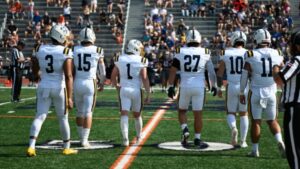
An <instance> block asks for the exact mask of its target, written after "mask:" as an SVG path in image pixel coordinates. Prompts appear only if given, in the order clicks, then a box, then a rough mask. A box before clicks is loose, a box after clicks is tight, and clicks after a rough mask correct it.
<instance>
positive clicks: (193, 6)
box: [189, 2, 198, 17]
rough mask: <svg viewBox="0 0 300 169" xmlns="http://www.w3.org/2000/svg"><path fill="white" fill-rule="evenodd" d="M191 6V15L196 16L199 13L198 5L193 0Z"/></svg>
mask: <svg viewBox="0 0 300 169" xmlns="http://www.w3.org/2000/svg"><path fill="white" fill-rule="evenodd" d="M189 7H190V9H189V10H190V15H191V16H192V17H195V16H196V15H197V11H198V5H197V4H195V3H194V2H191V4H190V6H189Z"/></svg>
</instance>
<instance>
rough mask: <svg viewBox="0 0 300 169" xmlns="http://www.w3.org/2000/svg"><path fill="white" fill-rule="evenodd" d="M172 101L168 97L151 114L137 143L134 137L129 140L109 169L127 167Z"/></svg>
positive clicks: (124, 168)
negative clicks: (128, 144)
mask: <svg viewBox="0 0 300 169" xmlns="http://www.w3.org/2000/svg"><path fill="white" fill-rule="evenodd" d="M172 102H173V101H172V100H171V99H168V101H166V102H165V103H164V105H163V106H160V107H159V109H157V110H156V111H155V113H154V115H153V116H152V118H151V119H150V120H149V121H148V123H147V124H146V126H145V127H144V128H143V130H142V135H143V137H142V138H141V141H140V142H139V143H136V138H134V139H133V140H132V141H131V144H130V146H128V147H127V148H126V149H125V150H124V151H123V152H122V154H121V155H120V156H119V157H118V159H117V160H116V161H115V162H114V163H113V164H112V165H111V167H110V169H126V168H129V166H130V165H131V163H132V162H133V160H134V159H135V157H136V156H137V154H138V153H139V151H140V150H141V149H142V146H143V145H144V143H145V142H146V141H147V139H148V138H149V137H150V135H151V133H152V132H153V131H154V129H155V128H156V127H157V125H158V123H159V122H160V121H161V119H162V117H163V115H164V114H165V112H166V111H167V109H168V108H169V107H170V104H171V103H172Z"/></svg>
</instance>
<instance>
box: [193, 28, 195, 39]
mask: <svg viewBox="0 0 300 169" xmlns="http://www.w3.org/2000/svg"><path fill="white" fill-rule="evenodd" d="M193 39H195V29H193Z"/></svg>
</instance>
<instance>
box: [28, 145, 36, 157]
mask: <svg viewBox="0 0 300 169" xmlns="http://www.w3.org/2000/svg"><path fill="white" fill-rule="evenodd" d="M26 155H27V157H34V156H36V152H35V149H33V148H31V147H29V148H28V149H27V152H26Z"/></svg>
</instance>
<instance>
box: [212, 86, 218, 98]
mask: <svg viewBox="0 0 300 169" xmlns="http://www.w3.org/2000/svg"><path fill="white" fill-rule="evenodd" d="M210 92H211V93H212V95H213V96H216V95H217V93H218V89H217V88H216V87H214V86H213V87H212V88H211V90H210Z"/></svg>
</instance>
